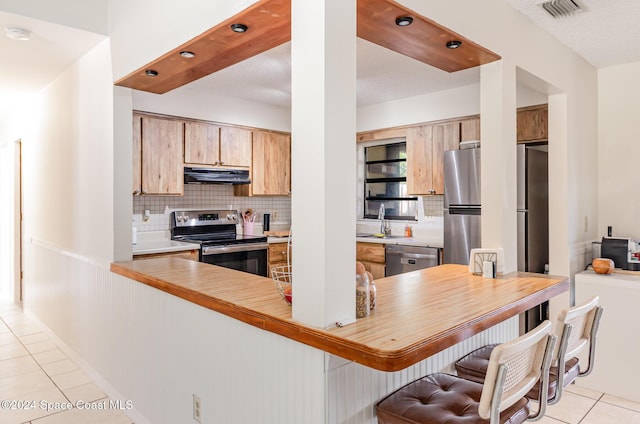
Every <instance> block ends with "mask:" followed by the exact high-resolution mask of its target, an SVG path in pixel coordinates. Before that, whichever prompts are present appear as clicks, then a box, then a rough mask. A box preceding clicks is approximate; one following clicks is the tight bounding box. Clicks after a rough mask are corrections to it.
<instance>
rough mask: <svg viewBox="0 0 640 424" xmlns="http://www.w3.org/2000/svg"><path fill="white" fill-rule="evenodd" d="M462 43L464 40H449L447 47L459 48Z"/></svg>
mask: <svg viewBox="0 0 640 424" xmlns="http://www.w3.org/2000/svg"><path fill="white" fill-rule="evenodd" d="M461 45H462V41H460V40H453V41H447V48H448V49H457V48H458V47H460V46H461Z"/></svg>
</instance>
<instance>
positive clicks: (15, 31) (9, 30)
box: [4, 27, 31, 41]
mask: <svg viewBox="0 0 640 424" xmlns="http://www.w3.org/2000/svg"><path fill="white" fill-rule="evenodd" d="M4 31H5V34H7V37H9V38H11V39H12V40H20V41H27V40H29V39H31V31H29V30H28V29H25V28H20V27H5V29H4Z"/></svg>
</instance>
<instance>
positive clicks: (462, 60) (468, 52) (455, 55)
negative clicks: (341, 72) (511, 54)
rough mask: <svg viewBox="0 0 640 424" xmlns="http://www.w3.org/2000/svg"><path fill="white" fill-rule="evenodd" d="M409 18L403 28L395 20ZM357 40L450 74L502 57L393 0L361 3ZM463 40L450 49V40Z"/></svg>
mask: <svg viewBox="0 0 640 424" xmlns="http://www.w3.org/2000/svg"><path fill="white" fill-rule="evenodd" d="M403 16H410V17H412V18H413V23H412V24H411V25H408V26H404V27H400V26H398V25H396V18H399V17H403ZM358 37H360V38H363V39H365V40H367V41H370V42H372V43H374V44H377V45H379V46H382V47H385V48H387V49H390V50H393V51H395V52H397V53H400V54H403V55H405V56H409V57H411V58H414V59H416V60H419V61H420V62H423V63H426V64H428V65H431V66H434V67H436V68H438V69H442V70H443V71H447V72H455V71H460V70H463V69H467V68H473V67H475V66H479V65H484V64H485V63H490V62H493V61H496V60H499V59H500V56H499V55H497V54H495V53H493V52H492V51H490V50H487V49H485V48H484V47H482V46H480V45H478V44H476V43H474V42H473V41H471V40H469V39H467V38H465V37H463V36H461V35H460V34H457V33H455V32H453V31H451V30H449V29H448V28H445V27H443V26H442V25H440V24H438V23H436V22H434V21H432V20H430V19H428V18H426V17H424V16H421V15H419V14H417V13H415V12H414V11H412V10H411V9H408V8H406V7H404V6H403V5H401V4H398V3H396V2H395V1H393V0H358ZM454 40H458V41H462V45H461V46H460V47H458V48H457V49H449V48H447V46H446V44H447V42H448V41H454Z"/></svg>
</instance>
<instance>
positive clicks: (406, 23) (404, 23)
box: [396, 16, 413, 27]
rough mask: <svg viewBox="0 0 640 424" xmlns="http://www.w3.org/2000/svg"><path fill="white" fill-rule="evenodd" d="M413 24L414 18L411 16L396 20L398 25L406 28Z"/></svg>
mask: <svg viewBox="0 0 640 424" xmlns="http://www.w3.org/2000/svg"><path fill="white" fill-rule="evenodd" d="M412 23H413V18H412V17H411V16H400V17H399V18H396V25H398V26H401V27H404V26H409V25H411V24H412Z"/></svg>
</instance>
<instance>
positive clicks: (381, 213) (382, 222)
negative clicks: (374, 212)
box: [378, 203, 384, 234]
mask: <svg viewBox="0 0 640 424" xmlns="http://www.w3.org/2000/svg"><path fill="white" fill-rule="evenodd" d="M378 219H379V220H380V234H384V203H380V209H379V210H378Z"/></svg>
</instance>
